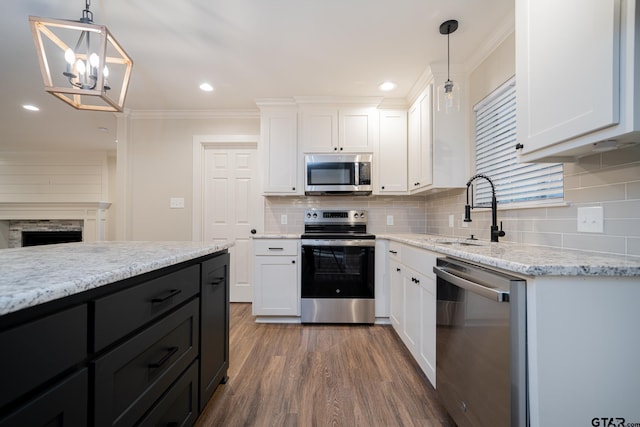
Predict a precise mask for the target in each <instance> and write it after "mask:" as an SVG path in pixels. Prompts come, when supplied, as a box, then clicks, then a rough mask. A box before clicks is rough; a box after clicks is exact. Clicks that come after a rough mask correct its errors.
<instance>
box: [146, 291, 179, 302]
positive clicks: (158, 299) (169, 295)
mask: <svg viewBox="0 0 640 427" xmlns="http://www.w3.org/2000/svg"><path fill="white" fill-rule="evenodd" d="M180 292H182V290H181V289H171V290H169V291H168V292H167V294H166V295H165V296H158V297H154V298H151V302H152V303H153V304H158V303H161V302H165V301H166V300H168V299H169V298H173V297H175V296H176V295H178V294H179V293H180Z"/></svg>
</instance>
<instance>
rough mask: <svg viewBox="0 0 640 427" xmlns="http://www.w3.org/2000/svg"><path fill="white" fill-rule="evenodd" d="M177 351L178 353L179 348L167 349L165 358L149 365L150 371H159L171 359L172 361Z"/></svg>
mask: <svg viewBox="0 0 640 427" xmlns="http://www.w3.org/2000/svg"><path fill="white" fill-rule="evenodd" d="M177 351H178V347H169V348H168V349H167V353H166V354H165V355H164V356H162V358H161V359H160V360H158V361H157V362H153V363H149V365H148V366H149V369H158V368H159V367H161V366H162V365H164V364H165V363H167V362H168V361H169V359H171V356H173V355H174V354H176V352H177Z"/></svg>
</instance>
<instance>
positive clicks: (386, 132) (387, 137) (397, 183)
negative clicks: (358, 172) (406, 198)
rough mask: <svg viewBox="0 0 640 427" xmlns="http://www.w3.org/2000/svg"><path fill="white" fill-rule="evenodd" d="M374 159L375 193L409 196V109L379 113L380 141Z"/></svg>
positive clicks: (381, 111)
mask: <svg viewBox="0 0 640 427" xmlns="http://www.w3.org/2000/svg"><path fill="white" fill-rule="evenodd" d="M374 156H375V158H376V161H375V162H374V170H375V180H374V190H373V192H374V194H406V193H407V111H406V110H380V138H379V143H378V148H377V150H376V152H375V154H374Z"/></svg>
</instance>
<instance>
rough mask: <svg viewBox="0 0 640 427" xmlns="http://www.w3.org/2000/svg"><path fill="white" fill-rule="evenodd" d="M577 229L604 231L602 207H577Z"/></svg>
mask: <svg viewBox="0 0 640 427" xmlns="http://www.w3.org/2000/svg"><path fill="white" fill-rule="evenodd" d="M578 231H579V232H583V233H604V209H603V208H602V206H593V207H586V208H578Z"/></svg>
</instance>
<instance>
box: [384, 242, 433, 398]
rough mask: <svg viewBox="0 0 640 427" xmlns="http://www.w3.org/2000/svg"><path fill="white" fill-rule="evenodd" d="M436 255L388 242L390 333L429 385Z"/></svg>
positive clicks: (431, 376)
mask: <svg viewBox="0 0 640 427" xmlns="http://www.w3.org/2000/svg"><path fill="white" fill-rule="evenodd" d="M436 258H437V254H435V253H432V252H429V251H426V250H423V249H418V248H414V247H411V246H408V245H403V244H400V243H397V242H393V241H392V242H390V243H389V282H390V289H389V299H390V313H389V317H390V320H391V325H392V326H393V328H394V330H395V331H396V333H397V334H398V336H399V337H400V339H401V340H402V342H403V343H404V344H405V346H406V347H407V348H408V349H409V351H410V352H411V354H412V355H413V357H414V358H415V360H416V361H417V362H418V365H420V368H421V369H422V370H423V372H424V373H425V375H426V376H427V378H429V381H430V382H431V384H432V385H434V386H435V383H436V372H435V368H436V281H435V275H434V274H433V266H435V264H436Z"/></svg>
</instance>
